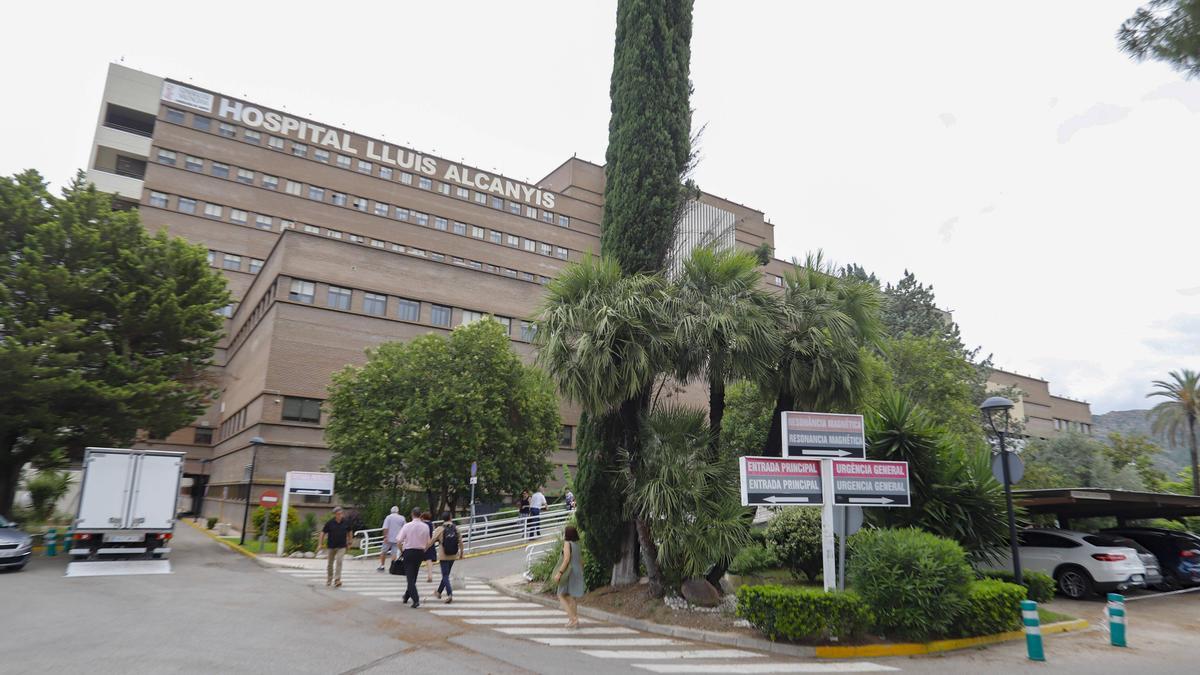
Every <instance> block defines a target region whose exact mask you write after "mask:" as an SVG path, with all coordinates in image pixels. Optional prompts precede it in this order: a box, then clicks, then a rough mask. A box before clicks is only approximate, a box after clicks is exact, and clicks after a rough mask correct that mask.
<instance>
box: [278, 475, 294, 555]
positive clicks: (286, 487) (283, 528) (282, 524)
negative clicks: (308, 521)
mask: <svg viewBox="0 0 1200 675" xmlns="http://www.w3.org/2000/svg"><path fill="white" fill-rule="evenodd" d="M291 496H292V472H291V471H288V472H287V474H286V475H285V476H284V478H283V506H281V507H280V508H279V542H278V543H277V544H276V546H275V555H277V556H279V557H280V558H282V557H283V538H284V537H285V536H286V535H287V513H288V501H289V498H290V497H291Z"/></svg>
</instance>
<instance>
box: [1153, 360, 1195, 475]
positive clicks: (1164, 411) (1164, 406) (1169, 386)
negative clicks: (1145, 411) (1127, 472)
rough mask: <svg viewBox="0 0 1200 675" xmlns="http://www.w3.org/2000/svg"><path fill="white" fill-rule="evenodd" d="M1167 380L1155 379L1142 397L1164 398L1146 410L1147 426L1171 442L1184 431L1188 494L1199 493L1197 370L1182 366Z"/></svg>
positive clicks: (1171, 373) (1176, 439)
mask: <svg viewBox="0 0 1200 675" xmlns="http://www.w3.org/2000/svg"><path fill="white" fill-rule="evenodd" d="M1170 376H1171V379H1170V380H1169V381H1164V380H1155V381H1154V388H1155V391H1152V392H1150V393H1149V394H1146V398H1152V397H1155V396H1161V397H1163V398H1165V399H1167V400H1165V401H1162V402H1160V403H1159V404H1158V405H1156V406H1154V407H1153V408H1151V409H1150V416H1151V418H1152V419H1153V422H1152V424H1151V429H1152V430H1153V431H1154V433H1156V434H1159V435H1162V436H1164V437H1165V438H1167V440H1169V441H1170V442H1171V443H1172V444H1175V443H1177V442H1178V439H1179V437H1180V436H1183V435H1185V434H1186V438H1187V441H1188V451H1189V452H1190V453H1191V455H1192V494H1194V495H1200V467H1197V463H1198V461H1200V460H1198V459H1197V453H1196V418H1197V417H1200V373H1197V372H1196V371H1194V370H1188V369H1186V368H1185V369H1183V370H1181V371H1178V372H1176V371H1174V370H1173V371H1171V372H1170Z"/></svg>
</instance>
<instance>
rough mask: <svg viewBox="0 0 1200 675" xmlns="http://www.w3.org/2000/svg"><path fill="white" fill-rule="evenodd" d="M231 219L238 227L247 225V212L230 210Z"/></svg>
mask: <svg viewBox="0 0 1200 675" xmlns="http://www.w3.org/2000/svg"><path fill="white" fill-rule="evenodd" d="M229 219H230V220H232V221H233V222H235V223H237V224H238V225H245V224H246V212H245V211H243V210H241V209H229Z"/></svg>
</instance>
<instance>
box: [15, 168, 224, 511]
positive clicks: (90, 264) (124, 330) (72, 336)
mask: <svg viewBox="0 0 1200 675" xmlns="http://www.w3.org/2000/svg"><path fill="white" fill-rule="evenodd" d="M205 255H206V252H205V250H204V249H203V248H201V247H199V246H193V245H191V244H188V243H187V242H185V241H183V240H182V239H179V238H174V237H168V236H167V235H166V234H165V233H162V232H160V233H158V234H156V235H150V234H148V233H147V232H146V230H145V229H144V228H143V227H142V225H141V224H140V223H139V221H138V217H137V214H136V213H135V212H132V211H114V210H113V209H112V198H111V196H109V195H106V194H103V193H100V192H97V191H96V189H95V187H94V186H92V185H89V184H86V183H85V182H84V178H83V175H82V173H81V174H78V175H77V176H76V178H75V179H74V180H73V181H72V182H71V184H70V185H68V186H67V188H66V189H64V190H63V192H62V196H61V197H55V196H52V195H51V194H50V193H49V191H48V190H47V189H46V183H45V182H44V181H43V180H42V177H41V176H40V175H39V174H38V173H37V172H36V171H32V170H30V171H26V172H23V173H20V174H17V175H15V176H13V177H11V178H6V179H3V180H0V373H3V380H4V385H3V386H0V512H5V513H7V512H8V511H9V510H10V509H11V508H12V502H13V497H14V495H15V491H16V486H17V479H18V477H19V475H20V470H21V467H22V466H23V465H24V464H26V463H28V462H33V463H34V464H36V465H46V464H52V463H55V462H56V461H61V459H62V457H63V453H64V452H77V451H79V450H81V449H82V448H83V447H84V446H86V445H118V446H119V445H126V444H128V443H130V442H132V441H133V440H134V438H135V436H136V433H137V430H138V429H148V430H150V431H151V432H156V433H162V434H166V433H168V432H170V431H173V430H175V429H178V428H180V427H182V426H184V425H186V424H188V423H189V422H191V421H192V420H194V419H195V418H196V417H197V416H198V415H200V414H201V413H202V412H203V410H204V407H205V405H206V404H207V403H208V402H209V401H210V400H211V399H210V396H211V393H212V386H211V382H210V380H209V379H208V373H207V369H208V366H209V365H210V364H211V359H212V355H213V348H214V347H215V345H216V343H217V340H218V339H219V338H220V336H221V325H222V319H221V317H220V316H219V315H218V314H217V312H218V311H219V310H220V309H221V308H222V307H224V306H225V305H227V304H228V303H229V301H230V298H229V294H228V292H227V291H226V290H225V280H224V278H223V277H221V276H220V274H219V273H217V272H216V271H214V270H212V269H211V268H210V267H209V266H208V264H207V262H206V260H205Z"/></svg>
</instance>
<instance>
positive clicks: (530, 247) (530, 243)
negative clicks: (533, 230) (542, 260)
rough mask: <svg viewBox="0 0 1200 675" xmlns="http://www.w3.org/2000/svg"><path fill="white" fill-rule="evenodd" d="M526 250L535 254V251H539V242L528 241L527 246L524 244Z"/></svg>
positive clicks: (526, 241)
mask: <svg viewBox="0 0 1200 675" xmlns="http://www.w3.org/2000/svg"><path fill="white" fill-rule="evenodd" d="M524 249H525V250H526V251H529V252H530V253H533V252H534V251H536V250H537V242H536V241H533V240H531V239H526V240H525V244H524Z"/></svg>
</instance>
